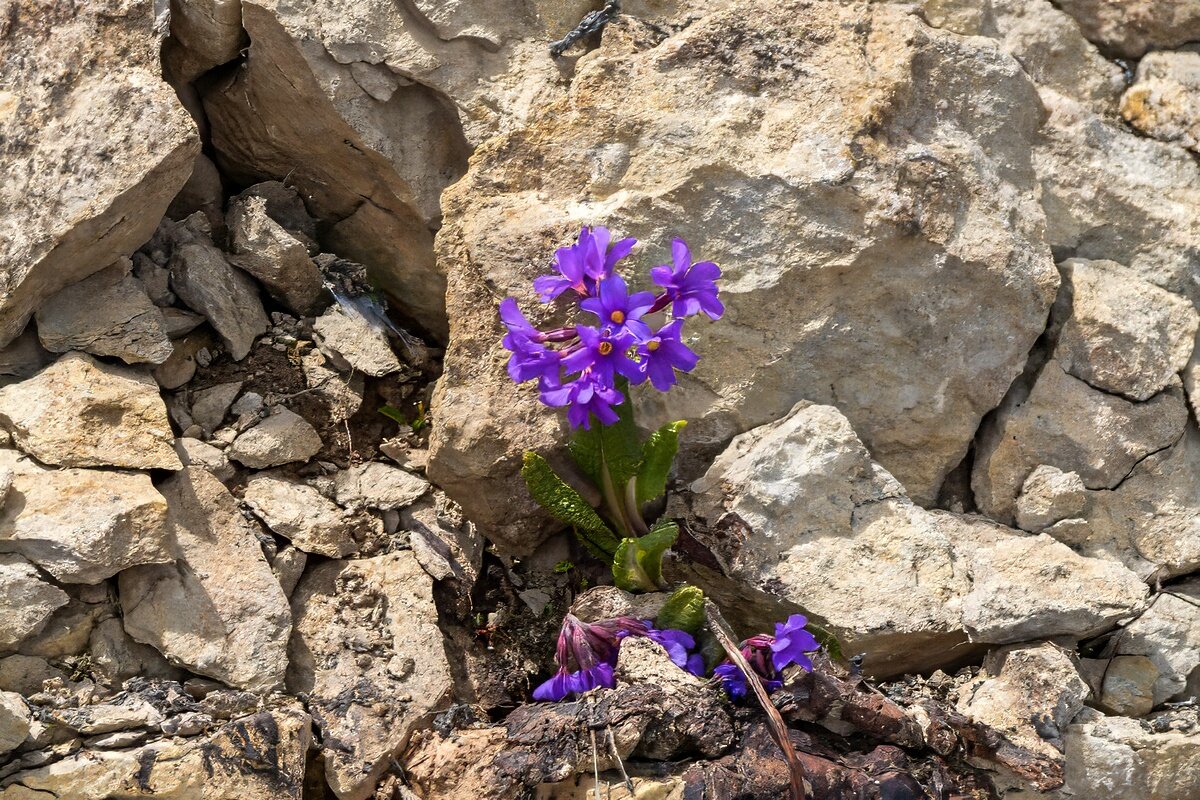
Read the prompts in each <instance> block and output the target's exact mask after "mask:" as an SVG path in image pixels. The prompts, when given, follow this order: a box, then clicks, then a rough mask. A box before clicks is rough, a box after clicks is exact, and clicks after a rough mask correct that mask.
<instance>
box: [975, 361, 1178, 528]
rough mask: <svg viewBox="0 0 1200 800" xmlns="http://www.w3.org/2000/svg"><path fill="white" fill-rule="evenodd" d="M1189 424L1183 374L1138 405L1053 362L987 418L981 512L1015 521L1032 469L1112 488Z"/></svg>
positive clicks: (979, 477) (978, 493)
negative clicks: (1028, 386)
mask: <svg viewBox="0 0 1200 800" xmlns="http://www.w3.org/2000/svg"><path fill="white" fill-rule="evenodd" d="M1187 423H1188V412H1187V404H1186V402H1185V401H1184V397H1183V388H1182V386H1181V384H1180V382H1179V379H1178V378H1175V377H1173V376H1172V377H1171V380H1170V383H1169V384H1168V386H1167V388H1166V389H1165V390H1164V391H1162V392H1160V393H1159V394H1157V395H1155V396H1154V397H1153V398H1151V399H1150V400H1148V401H1147V402H1145V403H1135V402H1131V401H1129V400H1126V399H1124V398H1122V397H1120V396H1117V395H1113V394H1106V393H1105V392H1101V391H1099V390H1097V389H1093V388H1092V387H1091V386H1088V385H1087V384H1086V383H1085V382H1084V381H1081V380H1079V379H1078V378H1075V377H1072V376H1071V375H1068V374H1067V373H1066V372H1065V371H1064V370H1063V367H1062V364H1061V363H1059V362H1058V361H1057V360H1052V361H1050V362H1049V363H1047V364H1046V365H1045V367H1044V368H1043V369H1042V372H1041V374H1040V375H1039V376H1038V378H1037V382H1036V383H1035V384H1034V386H1033V388H1032V390H1031V391H1029V392H1028V395H1027V396H1023V393H1019V392H1014V393H1011V394H1010V395H1009V396H1008V397H1007V398H1006V399H1005V401H1004V404H1003V405H1002V406H1001V407H1000V409H999V410H998V412H997V413H996V414H995V415H994V416H993V417H992V419H991V420H990V421H989V422H988V423H986V424H985V426H984V428H983V429H982V431H981V432H980V435H979V441H978V442H977V444H976V447H977V450H976V455H975V465H974V470H973V473H972V476H971V488H972V489H974V490H975V498H976V501H977V502H978V503H979V508H980V510H981V511H983V513H985V514H987V515H988V516H989V517H991V518H992V519H996V520H1000V521H1001V522H1005V523H1011V522H1013V520H1014V515H1015V511H1016V504H1017V495H1018V494H1019V493H1020V491H1021V487H1022V486H1023V485H1024V483H1025V480H1026V479H1027V478H1028V477H1029V475H1030V473H1031V472H1033V470H1034V468H1036V467H1038V466H1040V465H1043V464H1045V465H1049V466H1052V467H1057V468H1059V469H1061V470H1063V471H1069V472H1075V473H1077V474H1078V475H1079V477H1080V479H1081V480H1082V481H1083V484H1084V486H1086V487H1087V488H1089V489H1113V488H1115V487H1117V486H1119V485H1120V484H1121V482H1122V481H1124V480H1126V478H1127V477H1128V476H1129V475H1130V473H1131V472H1132V471H1133V470H1134V468H1135V467H1137V466H1138V465H1139V463H1140V462H1142V461H1143V460H1145V459H1146V458H1147V456H1150V455H1151V454H1153V453H1157V452H1158V451H1161V450H1165V449H1166V448H1168V447H1170V446H1171V445H1173V444H1175V443H1176V442H1178V441H1179V440H1180V438H1181V437H1182V436H1183V433H1184V429H1185V426H1187Z"/></svg>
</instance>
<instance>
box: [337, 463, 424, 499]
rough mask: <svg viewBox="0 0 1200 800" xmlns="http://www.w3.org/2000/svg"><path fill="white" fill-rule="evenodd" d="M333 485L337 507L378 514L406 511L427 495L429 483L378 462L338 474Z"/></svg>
mask: <svg viewBox="0 0 1200 800" xmlns="http://www.w3.org/2000/svg"><path fill="white" fill-rule="evenodd" d="M333 483H334V492H335V497H336V498H337V501H338V503H339V504H340V505H342V506H345V507H347V508H375V509H379V510H380V511H391V510H394V509H401V508H405V507H406V506H409V505H412V504H413V503H415V502H416V501H417V500H418V499H419V498H420V497H421V496H422V495H424V494H425V493H426V492H427V491H429V481H427V480H425V479H424V478H421V477H418V476H417V475H413V474H412V473H411V472H407V471H405V470H403V469H400V468H399V467H393V466H392V465H390V464H384V463H383V462H381V461H371V462H368V463H366V464H359V465H357V466H353V467H350V468H348V469H344V470H341V471H340V472H338V473H337V474H336V475H334V477H333Z"/></svg>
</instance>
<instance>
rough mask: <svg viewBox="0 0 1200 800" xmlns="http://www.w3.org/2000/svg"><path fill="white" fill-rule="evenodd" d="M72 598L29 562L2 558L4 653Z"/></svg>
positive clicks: (0, 642) (0, 635)
mask: <svg viewBox="0 0 1200 800" xmlns="http://www.w3.org/2000/svg"><path fill="white" fill-rule="evenodd" d="M68 599H69V598H68V597H67V593H66V592H64V591H63V590H62V589H59V588H58V587H57V586H54V585H52V584H50V583H47V582H46V581H44V580H42V577H41V575H40V574H39V573H38V571H37V570H36V569H34V566H33V565H32V564H30V563H29V562H28V561H26V560H25V559H23V558H21V557H20V556H18V555H0V653H9V652H12V651H13V650H14V649H15V648H16V646H17V645H18V644H20V643H21V642H22V641H24V640H25V639H26V638H28V637H29V636H32V635H34V634H36V633H37V632H38V631H40V630H41V629H42V628H43V627H45V625H46V623H47V622H48V621H49V620H50V617H51V615H52V614H53V613H54V611H55V610H56V609H58V608H61V607H62V606H64V605H66V604H67V600H68ZM22 738H23V737H22Z"/></svg>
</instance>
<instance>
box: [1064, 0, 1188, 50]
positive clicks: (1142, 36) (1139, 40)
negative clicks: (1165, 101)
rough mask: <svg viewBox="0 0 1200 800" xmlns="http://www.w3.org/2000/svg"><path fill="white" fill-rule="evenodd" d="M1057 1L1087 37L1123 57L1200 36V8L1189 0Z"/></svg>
mask: <svg viewBox="0 0 1200 800" xmlns="http://www.w3.org/2000/svg"><path fill="white" fill-rule="evenodd" d="M1057 5H1058V7H1059V8H1061V9H1062V10H1063V11H1065V12H1066V13H1068V14H1070V15H1071V16H1072V17H1074V18H1075V21H1076V22H1078V23H1079V27H1081V28H1082V29H1083V34H1084V36H1086V37H1087V38H1088V39H1089V40H1090V41H1093V42H1095V43H1096V44H1097V45H1099V46H1100V47H1101V48H1103V49H1104V50H1105V51H1107V52H1111V53H1115V54H1116V55H1118V56H1120V57H1122V58H1139V57H1140V56H1141V55H1142V54H1143V53H1145V52H1146V51H1147V50H1151V49H1153V50H1170V49H1172V48H1175V47H1178V46H1179V45H1181V44H1185V43H1187V42H1193V41H1196V40H1197V39H1200V8H1197V7H1196V4H1195V3H1193V2H1191V0H1062V2H1060V3H1058V4H1057Z"/></svg>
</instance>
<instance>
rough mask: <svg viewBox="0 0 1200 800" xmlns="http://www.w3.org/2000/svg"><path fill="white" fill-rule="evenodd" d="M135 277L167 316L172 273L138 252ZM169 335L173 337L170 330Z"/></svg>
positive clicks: (135, 259)
mask: <svg viewBox="0 0 1200 800" xmlns="http://www.w3.org/2000/svg"><path fill="white" fill-rule="evenodd" d="M198 157H199V156H198ZM133 275H134V277H136V278H137V279H138V280H139V281H141V282H142V288H143V289H144V290H145V291H146V294H147V295H148V296H149V297H150V300H151V301H152V302H153V303H154V305H156V306H159V307H161V308H162V310H163V315H164V316H165V315H166V314H167V312H168V311H170V310H171V308H172V307H171V304H172V303H174V302H175V293H174V292H172V291H171V271H170V270H168V269H167V268H166V267H161V266H159V265H158V264H156V263H155V262H154V260H153V259H152V258H150V256H148V255H146V254H145V253H142V252H137V253H134V254H133ZM167 335H168V336H170V335H171V333H170V329H169V328H168V331H167Z"/></svg>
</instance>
